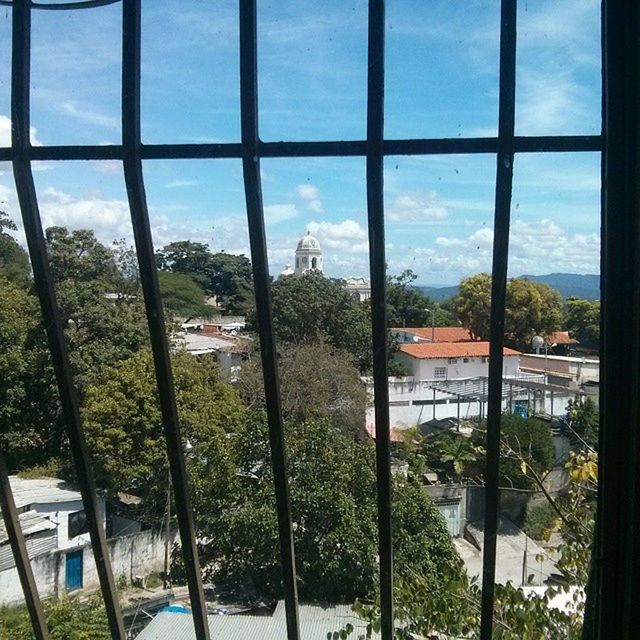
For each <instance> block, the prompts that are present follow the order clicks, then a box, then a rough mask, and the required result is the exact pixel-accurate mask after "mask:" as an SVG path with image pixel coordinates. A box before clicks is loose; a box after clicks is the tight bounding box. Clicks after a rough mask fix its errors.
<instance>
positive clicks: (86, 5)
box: [0, 0, 120, 11]
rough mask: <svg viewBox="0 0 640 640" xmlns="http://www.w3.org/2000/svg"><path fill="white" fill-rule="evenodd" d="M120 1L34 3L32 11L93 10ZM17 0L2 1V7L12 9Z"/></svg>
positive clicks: (88, 0) (0, 4)
mask: <svg viewBox="0 0 640 640" xmlns="http://www.w3.org/2000/svg"><path fill="white" fill-rule="evenodd" d="M117 2H120V0H79V1H78V2H56V3H51V4H45V3H43V2H32V3H31V8H32V9H45V10H47V11H62V10H65V9H93V8H94V7H105V6H107V5H108V4H116V3H117ZM14 4H15V0H0V6H3V7H12V6H13V5H14Z"/></svg>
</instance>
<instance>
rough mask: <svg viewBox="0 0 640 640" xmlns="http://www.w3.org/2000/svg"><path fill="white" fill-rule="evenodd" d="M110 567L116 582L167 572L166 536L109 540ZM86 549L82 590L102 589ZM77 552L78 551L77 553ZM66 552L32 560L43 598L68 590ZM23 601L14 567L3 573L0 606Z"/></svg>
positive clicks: (157, 533)
mask: <svg viewBox="0 0 640 640" xmlns="http://www.w3.org/2000/svg"><path fill="white" fill-rule="evenodd" d="M177 538H178V534H177V531H173V532H172V533H171V536H170V547H172V546H173V544H174V542H175V541H176V540H177ZM107 545H108V547H109V556H110V558H111V567H112V570H113V575H114V577H115V578H116V580H117V579H118V578H119V577H120V576H124V577H125V578H126V579H127V581H131V579H132V578H134V577H135V576H146V575H148V574H150V573H153V572H154V571H163V570H164V546H165V537H164V535H163V533H162V532H161V531H159V530H151V529H150V530H147V531H142V532H140V533H135V534H132V535H128V536H121V537H118V538H111V539H110V540H108V541H107ZM82 550H83V591H88V592H91V591H96V590H98V589H99V582H98V574H97V571H96V566H95V561H94V559H93V553H92V552H91V546H90V545H85V546H83V547H82ZM74 551H75V550H74ZM65 562H66V552H65V551H55V552H53V553H48V554H46V555H42V556H38V557H37V558H33V560H31V567H32V569H33V574H34V578H35V581H36V585H37V586H38V593H39V594H40V597H41V598H45V597H51V596H53V597H56V596H57V597H59V596H60V595H62V594H63V593H64V591H65V579H66V576H65ZM23 602H24V598H23V595H22V588H21V586H20V579H19V578H18V572H17V570H16V568H15V567H13V568H12V569H9V570H7V571H1V572H0V605H17V604H21V603H23Z"/></svg>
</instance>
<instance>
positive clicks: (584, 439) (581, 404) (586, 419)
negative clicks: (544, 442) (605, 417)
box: [565, 398, 600, 451]
mask: <svg viewBox="0 0 640 640" xmlns="http://www.w3.org/2000/svg"><path fill="white" fill-rule="evenodd" d="M565 424H566V426H567V435H568V436H569V439H570V440H571V445H572V448H573V450H574V451H589V450H591V451H597V450H598V431H599V424H600V416H599V414H598V408H597V407H596V405H595V403H594V402H593V400H592V399H591V398H584V400H581V399H580V398H575V399H574V400H570V401H569V404H568V405H567V414H566V416H565Z"/></svg>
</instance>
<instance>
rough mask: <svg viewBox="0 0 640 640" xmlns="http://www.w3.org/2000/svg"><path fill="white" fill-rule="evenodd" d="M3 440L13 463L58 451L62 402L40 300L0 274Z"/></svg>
mask: <svg viewBox="0 0 640 640" xmlns="http://www.w3.org/2000/svg"><path fill="white" fill-rule="evenodd" d="M0 372H1V373H0V446H2V448H3V450H4V451H5V455H6V457H7V463H8V465H9V467H10V468H11V469H16V468H17V467H19V466H23V465H34V464H39V463H42V462H44V461H45V460H46V459H47V457H48V456H50V455H53V454H55V452H56V445H55V444H54V441H55V440H56V438H55V436H54V434H56V433H59V430H60V428H61V424H60V421H59V406H58V399H57V390H56V387H55V382H54V379H53V371H52V369H51V361H50V357H49V352H48V350H47V346H46V342H45V336H44V329H43V327H42V324H41V322H40V320H39V309H38V303H37V300H36V299H35V298H34V297H33V296H32V295H30V294H29V293H28V292H27V291H26V290H25V289H23V288H22V287H20V286H19V285H17V284H15V283H14V282H11V281H10V280H8V279H7V278H5V277H4V276H2V275H0Z"/></svg>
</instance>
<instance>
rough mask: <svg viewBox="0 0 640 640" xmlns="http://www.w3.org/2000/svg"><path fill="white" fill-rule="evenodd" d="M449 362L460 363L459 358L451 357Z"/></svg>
mask: <svg viewBox="0 0 640 640" xmlns="http://www.w3.org/2000/svg"><path fill="white" fill-rule="evenodd" d="M449 364H458V358H449Z"/></svg>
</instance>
